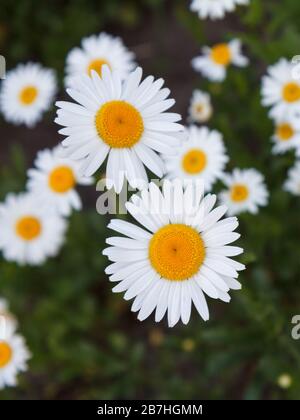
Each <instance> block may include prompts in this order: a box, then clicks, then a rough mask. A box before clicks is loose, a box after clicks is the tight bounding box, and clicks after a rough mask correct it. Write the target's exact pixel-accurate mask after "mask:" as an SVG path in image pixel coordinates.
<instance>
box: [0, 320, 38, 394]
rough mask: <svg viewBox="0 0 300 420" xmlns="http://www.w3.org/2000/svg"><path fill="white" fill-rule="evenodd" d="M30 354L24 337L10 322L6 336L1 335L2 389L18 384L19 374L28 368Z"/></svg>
mask: <svg viewBox="0 0 300 420" xmlns="http://www.w3.org/2000/svg"><path fill="white" fill-rule="evenodd" d="M30 356H31V355H30V353H29V351H28V349H27V347H26V344H25V342H24V339H23V337H21V336H20V335H19V334H16V333H15V328H14V326H13V324H10V323H9V322H8V323H7V325H6V328H5V336H4V337H0V389H3V388H4V387H6V386H15V385H17V375H18V373H19V372H24V371H26V370H27V361H28V359H29V358H30Z"/></svg>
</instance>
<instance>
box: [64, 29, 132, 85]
mask: <svg viewBox="0 0 300 420" xmlns="http://www.w3.org/2000/svg"><path fill="white" fill-rule="evenodd" d="M104 64H106V65H108V66H109V67H110V69H111V70H112V71H118V72H119V74H120V77H121V79H125V78H126V77H127V76H128V75H129V73H130V72H131V71H132V70H134V67H136V66H135V63H134V54H133V53H132V52H130V51H129V50H128V49H127V48H126V47H125V45H124V44H123V41H122V40H121V38H118V37H113V36H111V35H108V34H106V33H105V32H102V33H100V34H99V35H92V36H90V37H88V38H84V39H83V40H82V42H81V48H78V47H76V48H73V49H72V50H71V51H70V52H69V54H68V56H67V63H66V80H65V82H66V86H68V87H70V86H72V85H74V81H75V79H76V77H77V76H80V75H81V74H88V75H91V71H92V70H94V71H96V72H97V73H98V74H99V75H100V76H101V73H102V66H103V65H104ZM74 87H75V86H74Z"/></svg>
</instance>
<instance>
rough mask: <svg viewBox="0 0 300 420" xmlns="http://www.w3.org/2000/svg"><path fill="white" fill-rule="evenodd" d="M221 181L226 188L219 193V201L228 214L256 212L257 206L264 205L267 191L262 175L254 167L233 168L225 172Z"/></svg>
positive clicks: (266, 199)
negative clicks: (229, 172) (228, 172)
mask: <svg viewBox="0 0 300 420" xmlns="http://www.w3.org/2000/svg"><path fill="white" fill-rule="evenodd" d="M223 182H224V184H225V185H226V186H227V189H226V190H224V191H222V192H221V193H220V195H219V198H220V202H221V204H223V205H226V206H227V207H228V214H229V215H235V214H239V213H242V212H249V213H252V214H256V213H258V210H259V207H261V206H266V205H267V203H268V197H269V193H268V190H267V187H266V185H265V183H264V177H263V176H262V174H261V173H260V172H258V171H257V170H256V169H234V171H233V172H232V174H226V175H224V177H223Z"/></svg>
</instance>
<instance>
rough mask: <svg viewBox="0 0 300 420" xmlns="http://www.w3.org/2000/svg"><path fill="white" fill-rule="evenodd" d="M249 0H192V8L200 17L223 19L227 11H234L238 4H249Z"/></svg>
mask: <svg viewBox="0 0 300 420" xmlns="http://www.w3.org/2000/svg"><path fill="white" fill-rule="evenodd" d="M247 4H249V0H192V3H191V10H192V11H193V12H197V13H198V15H199V17H200V19H206V18H210V19H213V20H215V19H222V18H223V17H224V16H225V13H226V12H232V11H233V10H234V9H235V7H236V6H238V5H247Z"/></svg>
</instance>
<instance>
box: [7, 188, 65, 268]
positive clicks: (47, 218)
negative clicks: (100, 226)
mask: <svg viewBox="0 0 300 420" xmlns="http://www.w3.org/2000/svg"><path fill="white" fill-rule="evenodd" d="M65 230H66V222H65V220H64V219H63V218H62V217H60V216H58V215H56V214H55V213H54V212H52V211H49V209H48V208H47V207H45V206H42V205H41V203H40V202H38V201H37V200H36V198H35V197H34V196H33V195H31V194H19V195H15V194H9V195H8V196H7V198H6V200H5V203H4V204H2V205H1V206H0V231H1V236H0V249H1V250H2V252H3V256H4V258H5V259H6V260H8V261H15V262H17V263H19V264H21V265H23V264H29V265H39V264H42V263H43V262H44V261H45V260H46V258H47V257H52V256H55V255H56V254H57V253H58V251H59V249H60V247H61V245H62V243H63V241H64V236H65V235H64V234H65Z"/></svg>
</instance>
